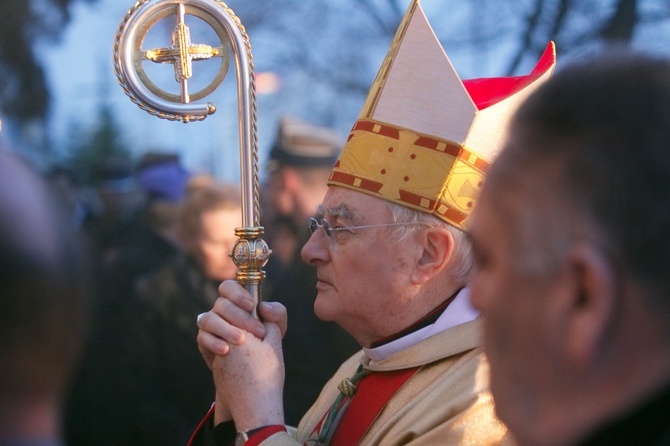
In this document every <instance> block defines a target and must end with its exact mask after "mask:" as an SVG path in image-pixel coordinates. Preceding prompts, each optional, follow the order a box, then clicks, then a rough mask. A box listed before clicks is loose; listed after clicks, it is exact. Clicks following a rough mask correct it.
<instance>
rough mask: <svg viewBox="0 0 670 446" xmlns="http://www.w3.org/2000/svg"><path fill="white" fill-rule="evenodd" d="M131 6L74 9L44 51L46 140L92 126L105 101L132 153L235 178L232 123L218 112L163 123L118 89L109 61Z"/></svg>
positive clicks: (103, 2)
mask: <svg viewBox="0 0 670 446" xmlns="http://www.w3.org/2000/svg"><path fill="white" fill-rule="evenodd" d="M133 4H134V1H124V0H98V2H96V3H94V4H91V5H89V4H86V3H81V2H76V3H75V4H74V8H73V10H72V15H73V18H72V21H71V23H70V25H69V26H68V28H67V29H66V30H65V32H64V34H63V37H62V40H61V41H60V42H59V44H58V45H57V46H55V47H50V48H48V49H47V50H46V51H45V66H46V67H48V77H49V80H50V85H51V91H52V94H53V108H52V113H51V119H50V123H49V128H48V131H49V132H50V135H51V136H52V138H53V139H54V140H55V141H69V140H71V139H72V138H76V137H77V135H78V134H79V133H80V131H81V130H82V128H83V129H84V130H85V129H86V127H87V126H88V127H90V126H93V125H95V124H96V122H97V118H98V116H99V110H100V107H101V105H102V104H101V103H102V102H103V101H105V102H107V104H108V105H109V106H110V107H111V108H112V110H113V111H114V114H115V119H117V122H118V123H119V124H120V127H121V129H122V131H123V140H124V141H126V142H127V144H128V145H129V149H130V150H131V153H134V154H136V155H139V154H141V153H143V152H145V151H147V150H164V151H169V152H177V153H180V154H181V156H182V161H183V163H184V164H185V165H186V166H187V167H188V168H189V169H190V170H193V171H200V172H207V173H211V174H214V175H216V176H218V177H220V178H221V179H230V180H234V179H236V178H237V176H238V175H239V173H238V170H239V165H238V145H237V139H236V138H237V129H236V125H237V124H236V123H235V122H234V118H232V119H228V120H223V119H221V118H222V117H224V116H221V115H223V113H216V114H214V115H213V116H210V117H208V118H207V120H205V121H204V122H196V123H189V124H183V123H180V122H170V121H166V120H162V119H159V118H157V117H154V116H151V115H149V114H148V113H147V112H145V111H143V110H141V109H140V108H139V107H138V106H137V105H135V104H133V103H132V102H131V101H130V99H129V98H128V97H127V96H126V95H125V93H124V92H123V89H122V88H121V86H120V85H119V84H118V82H117V79H116V75H115V72H114V67H113V61H112V60H113V57H112V56H113V46H114V40H115V34H116V32H117V29H118V27H119V24H120V23H121V21H122V19H123V18H124V16H125V15H126V13H127V11H128V10H129V9H130V8H131V7H132V6H133ZM166 68H167V69H168V70H169V69H170V68H169V67H167V66H166ZM233 76H234V75H233V74H230V73H229V75H228V76H227V77H226V79H225V80H224V84H223V85H222V89H225V88H226V87H229V88H234V84H235V79H234V77H233ZM227 84H230V85H227ZM217 93H218V92H215V93H214V95H212V98H213V99H212V100H213V102H219V101H216V99H217V98H216V95H217ZM233 94H234V92H233ZM217 106H219V107H220V110H225V106H229V108H231V109H232V110H231V111H230V113H234V112H235V109H234V108H232V107H235V103H230V101H228V103H222V104H221V105H219V104H217ZM229 121H232V122H229Z"/></svg>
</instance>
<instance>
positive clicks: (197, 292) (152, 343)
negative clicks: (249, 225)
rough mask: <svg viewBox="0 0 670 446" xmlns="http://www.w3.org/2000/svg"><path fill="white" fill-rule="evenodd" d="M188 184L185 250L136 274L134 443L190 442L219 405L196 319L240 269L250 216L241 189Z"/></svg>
mask: <svg viewBox="0 0 670 446" xmlns="http://www.w3.org/2000/svg"><path fill="white" fill-rule="evenodd" d="M187 189H188V190H189V192H188V194H187V195H186V197H185V199H184V202H183V204H182V206H181V209H180V212H179V218H178V224H177V235H178V238H179V241H180V245H181V246H182V247H183V252H182V253H180V254H178V255H175V256H173V257H172V258H171V259H170V260H169V261H168V262H167V264H166V265H165V266H164V267H162V268H161V269H159V270H158V271H156V272H155V273H152V274H149V275H146V276H143V277H141V278H140V279H138V280H137V281H136V282H135V287H134V297H133V305H132V306H131V308H132V311H131V313H130V314H131V319H130V327H127V329H129V330H131V333H132V336H131V342H130V346H129V347H130V351H129V353H128V363H129V369H128V370H127V372H128V373H129V378H128V382H129V383H130V385H129V387H128V388H127V389H126V391H127V392H128V395H129V397H130V401H129V406H128V408H127V410H128V411H129V412H130V413H132V415H133V417H132V418H133V426H134V429H133V431H134V435H136V436H135V437H134V438H132V441H131V443H128V444H138V445H140V444H141V445H157V446H158V445H161V446H166V445H184V444H186V442H187V441H188V438H189V435H190V434H191V432H192V430H193V425H194V423H196V424H197V422H198V420H199V419H200V418H201V416H202V410H203V409H204V410H206V409H207V408H208V407H209V406H210V405H211V396H212V392H213V391H214V385H213V382H212V379H211V372H210V371H209V369H208V368H207V366H206V365H205V364H203V362H202V358H201V357H200V354H199V352H198V348H197V343H196V336H197V327H195V326H194V325H193V319H194V318H195V317H196V316H197V315H198V314H199V313H202V312H203V311H206V310H207V309H209V308H211V306H212V305H213V304H214V301H215V300H216V299H217V298H218V295H219V294H218V286H219V284H220V283H221V282H222V281H224V280H226V279H232V278H234V277H235V273H236V271H237V267H236V266H235V264H234V263H233V261H232V259H231V257H230V252H231V251H232V248H233V245H234V243H235V242H236V241H237V237H236V236H235V231H234V229H235V228H236V227H239V226H240V225H241V219H242V217H241V206H240V191H239V188H238V187H237V186H233V185H230V184H224V183H220V182H210V181H206V182H201V183H200V184H198V185H189V186H187Z"/></svg>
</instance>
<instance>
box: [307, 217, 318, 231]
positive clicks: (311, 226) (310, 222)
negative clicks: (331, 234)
mask: <svg viewBox="0 0 670 446" xmlns="http://www.w3.org/2000/svg"><path fill="white" fill-rule="evenodd" d="M307 224H308V225H309V231H310V232H311V233H312V234H314V231H316V230H317V229H319V226H320V225H319V222H318V221H316V218H310V219H309V220H307Z"/></svg>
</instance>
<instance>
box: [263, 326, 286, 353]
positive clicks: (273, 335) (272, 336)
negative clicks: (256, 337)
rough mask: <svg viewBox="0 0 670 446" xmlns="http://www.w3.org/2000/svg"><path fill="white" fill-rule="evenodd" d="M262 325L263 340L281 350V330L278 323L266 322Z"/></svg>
mask: <svg viewBox="0 0 670 446" xmlns="http://www.w3.org/2000/svg"><path fill="white" fill-rule="evenodd" d="M264 325H265V337H264V338H263V342H268V343H270V345H272V346H273V347H274V348H275V349H279V350H281V340H282V331H281V328H280V327H279V325H278V324H276V323H274V322H266V323H265V324H264Z"/></svg>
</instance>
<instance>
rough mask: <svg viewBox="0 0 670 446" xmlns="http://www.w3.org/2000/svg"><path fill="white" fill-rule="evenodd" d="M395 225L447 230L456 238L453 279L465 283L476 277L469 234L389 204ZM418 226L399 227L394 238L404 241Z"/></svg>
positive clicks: (443, 222) (453, 255)
mask: <svg viewBox="0 0 670 446" xmlns="http://www.w3.org/2000/svg"><path fill="white" fill-rule="evenodd" d="M388 206H389V209H390V211H391V215H392V217H393V222H394V223H411V222H420V223H427V224H429V225H431V226H439V227H443V228H445V229H446V230H447V231H449V233H450V234H451V235H452V237H453V238H454V251H453V253H452V261H453V268H452V271H451V275H452V277H453V278H454V279H455V280H457V281H459V282H461V283H463V284H467V283H469V282H470V280H471V279H472V277H473V275H474V268H475V262H474V257H473V254H472V244H471V242H470V239H469V237H468V236H467V234H466V233H465V232H464V231H462V230H460V229H458V228H456V227H454V226H452V225H450V224H449V223H447V222H446V221H444V220H441V219H439V218H437V217H436V216H434V215H433V214H429V213H427V212H423V211H419V210H416V209H411V208H408V207H406V206H402V205H399V204H395V203H391V202H388ZM416 228H417V226H413V225H408V226H398V227H396V228H393V232H392V237H394V238H395V239H396V240H400V239H402V238H403V237H404V236H405V235H406V234H407V233H408V232H410V231H412V230H415V229H416Z"/></svg>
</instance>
